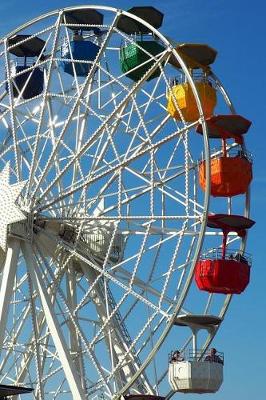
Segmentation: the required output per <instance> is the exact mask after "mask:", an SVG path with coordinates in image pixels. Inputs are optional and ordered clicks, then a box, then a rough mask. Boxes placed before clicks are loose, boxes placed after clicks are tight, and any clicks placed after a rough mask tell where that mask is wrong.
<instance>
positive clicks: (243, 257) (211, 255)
mask: <svg viewBox="0 0 266 400" xmlns="http://www.w3.org/2000/svg"><path fill="white" fill-rule="evenodd" d="M199 259H200V260H201V261H202V260H222V259H224V260H230V261H238V262H242V263H246V264H248V265H249V266H250V267H251V264H252V257H251V254H249V253H246V252H244V251H242V250H235V249H226V251H225V255H224V257H223V249H221V248H213V249H210V250H208V251H206V252H204V253H203V254H201V255H200V257H199Z"/></svg>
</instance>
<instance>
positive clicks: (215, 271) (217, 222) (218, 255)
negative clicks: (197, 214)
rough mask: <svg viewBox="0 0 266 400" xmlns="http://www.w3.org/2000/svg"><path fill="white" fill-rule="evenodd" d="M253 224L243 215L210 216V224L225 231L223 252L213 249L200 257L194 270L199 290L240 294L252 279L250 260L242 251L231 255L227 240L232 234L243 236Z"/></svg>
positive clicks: (211, 226)
mask: <svg viewBox="0 0 266 400" xmlns="http://www.w3.org/2000/svg"><path fill="white" fill-rule="evenodd" d="M254 223H255V222H254V221H252V220H250V219H248V218H245V217H242V216H240V215H227V214H215V215H210V216H209V217H208V223H207V225H208V226H209V227H210V228H218V229H222V231H223V235H224V237H223V247H222V249H218V250H212V251H211V252H210V254H208V255H207V256H204V257H203V258H201V259H200V260H199V261H198V262H197V264H196V269H195V281H196V284H197V286H198V288H199V289H200V290H204V291H206V292H209V293H223V294H240V293H242V292H243V291H244V290H245V288H246V287H247V285H248V283H249V279H250V267H251V260H250V258H249V257H248V256H247V255H245V254H244V253H243V252H236V253H229V252H228V251H227V250H226V239H227V235H228V233H229V232H232V231H233V232H236V233H237V234H238V235H239V236H241V237H243V236H245V234H246V229H249V228H251V227H252V226H253V225H254Z"/></svg>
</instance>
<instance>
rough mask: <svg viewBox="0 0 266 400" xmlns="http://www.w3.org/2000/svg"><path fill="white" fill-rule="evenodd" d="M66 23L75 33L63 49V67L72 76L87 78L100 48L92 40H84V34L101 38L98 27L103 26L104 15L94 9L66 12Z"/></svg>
mask: <svg viewBox="0 0 266 400" xmlns="http://www.w3.org/2000/svg"><path fill="white" fill-rule="evenodd" d="M64 22H65V23H66V25H67V27H68V28H69V29H71V30H72V31H73V32H74V36H73V39H72V40H71V41H70V42H69V44H68V41H66V42H65V43H64V44H63V46H62V48H61V58H63V59H64V61H62V62H61V65H62V67H63V69H64V72H66V73H68V74H70V75H72V76H74V75H75V73H76V75H77V76H83V77H84V76H87V75H88V73H89V71H90V69H91V66H92V64H93V62H94V60H95V58H96V56H97V54H98V51H99V49H100V47H99V46H98V45H97V44H95V43H93V42H92V41H90V40H84V38H83V36H82V34H83V32H84V31H92V32H93V33H94V35H95V36H100V35H101V30H100V29H99V27H98V26H99V25H102V24H103V15H102V14H101V13H99V12H98V11H96V10H92V9H88V10H73V11H66V12H65V14H64ZM95 25H98V26H95ZM73 60H77V61H73ZM80 60H84V61H86V62H80Z"/></svg>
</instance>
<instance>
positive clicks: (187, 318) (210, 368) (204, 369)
mask: <svg viewBox="0 0 266 400" xmlns="http://www.w3.org/2000/svg"><path fill="white" fill-rule="evenodd" d="M220 322H221V319H220V318H218V317H215V316H211V315H180V316H178V317H177V319H176V321H175V325H179V326H187V327H189V328H190V329H191V330H192V335H193V337H192V338H193V350H192V352H191V353H190V355H189V357H188V359H184V360H183V361H170V363H169V370H168V381H169V384H170V386H171V388H172V390H173V391H175V392H182V393H215V392H217V391H218V390H219V388H220V386H221V385H222V383H223V355H219V356H216V357H217V359H215V360H210V359H209V360H208V357H206V358H207V359H205V358H204V356H203V354H201V353H200V352H198V351H197V333H198V331H199V330H200V329H207V330H213V329H216V328H217V326H218V325H219V324H220Z"/></svg>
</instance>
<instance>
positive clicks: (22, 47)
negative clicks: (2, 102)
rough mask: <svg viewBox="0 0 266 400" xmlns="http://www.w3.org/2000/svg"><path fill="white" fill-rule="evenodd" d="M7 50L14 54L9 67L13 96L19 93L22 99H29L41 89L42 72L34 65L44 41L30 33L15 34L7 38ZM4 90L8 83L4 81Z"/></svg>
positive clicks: (7, 88) (40, 91)
mask: <svg viewBox="0 0 266 400" xmlns="http://www.w3.org/2000/svg"><path fill="white" fill-rule="evenodd" d="M8 46H9V52H10V53H11V54H13V55H15V56H16V60H15V62H14V64H13V66H12V68H11V87H12V92H13V96H14V97H18V96H19V95H20V94H21V97H22V98H23V99H25V100H26V99H31V98H33V97H35V96H38V95H39V94H41V93H42V91H43V84H44V74H43V70H42V69H41V68H40V67H37V66H36V67H34V68H32V69H30V67H33V66H34V63H35V61H36V60H35V58H36V57H39V56H40V55H41V53H42V52H43V51H44V46H45V42H44V41H43V40H42V39H40V38H38V37H31V36H30V35H16V36H13V37H12V38H10V39H9V40H8ZM6 90H7V91H9V85H8V83H6Z"/></svg>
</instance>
